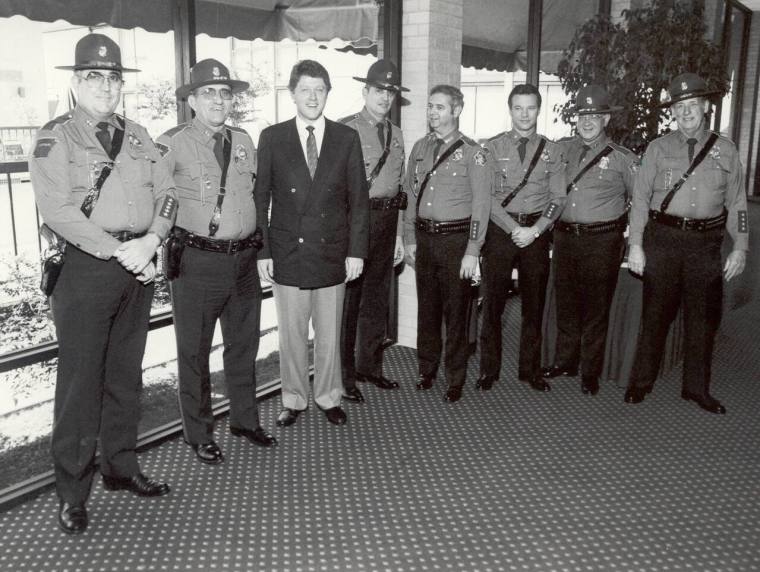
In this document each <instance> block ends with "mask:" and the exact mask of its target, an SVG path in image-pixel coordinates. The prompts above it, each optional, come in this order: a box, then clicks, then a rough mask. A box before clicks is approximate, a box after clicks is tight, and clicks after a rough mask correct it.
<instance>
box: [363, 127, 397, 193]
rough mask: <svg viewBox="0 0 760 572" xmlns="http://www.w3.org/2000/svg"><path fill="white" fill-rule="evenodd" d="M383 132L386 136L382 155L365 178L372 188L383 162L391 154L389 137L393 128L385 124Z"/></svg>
mask: <svg viewBox="0 0 760 572" xmlns="http://www.w3.org/2000/svg"><path fill="white" fill-rule="evenodd" d="M385 130H386V132H387V134H386V136H385V148H384V149H383V154H382V155H380V158H379V159H378V160H377V165H375V168H374V169H372V172H371V173H370V174H369V177H367V183H368V184H369V186H370V187H372V184H373V183H374V182H375V179H377V176H378V175H379V174H380V171H382V170H383V166H384V165H385V161H387V160H388V155H389V154H390V152H391V137H392V136H393V127H392V126H391V124H390V123H388V122H386V124H385Z"/></svg>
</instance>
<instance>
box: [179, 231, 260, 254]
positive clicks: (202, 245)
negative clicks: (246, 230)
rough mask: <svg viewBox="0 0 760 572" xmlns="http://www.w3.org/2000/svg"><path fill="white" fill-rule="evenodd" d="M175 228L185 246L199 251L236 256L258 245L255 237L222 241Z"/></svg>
mask: <svg viewBox="0 0 760 572" xmlns="http://www.w3.org/2000/svg"><path fill="white" fill-rule="evenodd" d="M175 228H176V230H177V231H178V232H177V234H178V236H179V238H180V240H181V241H182V242H184V243H185V246H189V247H190V248H197V249H198V250H206V251H208V252H222V253H224V254H235V253H236V252H240V251H242V250H247V249H249V248H253V247H255V246H256V245H257V243H258V240H257V239H256V238H255V237H253V236H249V237H248V238H243V239H241V240H221V239H218V238H208V237H205V236H198V235H197V234H193V233H192V232H188V231H186V230H184V229H182V228H177V227H175Z"/></svg>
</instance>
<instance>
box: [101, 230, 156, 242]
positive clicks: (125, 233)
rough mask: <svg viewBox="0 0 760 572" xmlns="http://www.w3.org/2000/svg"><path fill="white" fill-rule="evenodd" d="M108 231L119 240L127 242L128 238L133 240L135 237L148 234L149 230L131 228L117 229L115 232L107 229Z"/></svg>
mask: <svg viewBox="0 0 760 572" xmlns="http://www.w3.org/2000/svg"><path fill="white" fill-rule="evenodd" d="M106 232H107V233H108V234H110V235H111V236H113V237H114V238H115V239H116V240H118V241H119V242H127V241H128V240H133V239H135V238H142V237H143V236H145V235H146V234H148V233H147V232H132V231H131V230H117V231H114V232H111V231H110V230H107V231H106Z"/></svg>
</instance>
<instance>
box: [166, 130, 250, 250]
mask: <svg viewBox="0 0 760 572" xmlns="http://www.w3.org/2000/svg"><path fill="white" fill-rule="evenodd" d="M227 130H229V135H230V136H231V137H232V141H231V143H232V146H231V153H230V164H229V167H228V168H227V180H226V182H225V187H226V194H225V197H224V202H223V203H222V214H221V218H220V219H219V229H218V230H217V232H216V234H215V235H214V238H215V239H220V240H237V239H241V238H246V237H248V236H250V235H251V234H253V231H254V230H255V228H256V207H255V205H254V202H253V180H254V178H255V177H256V149H255V148H254V146H253V141H252V140H251V138H250V136H249V135H248V133H246V132H245V131H244V130H242V129H238V128H237V127H229V126H226V125H225V128H224V129H222V131H221V133H222V135H223V137H226V136H227ZM213 136H214V132H213V131H211V130H210V129H209V128H208V127H206V126H205V125H203V123H201V122H200V121H199V120H198V118H197V117H196V118H195V119H193V120H192V121H191V122H189V123H184V124H182V125H179V126H177V127H175V128H174V129H170V130H169V131H167V132H166V133H164V134H163V135H161V136H160V137H159V138H158V146H159V149H160V151H161V153H162V154H163V162H164V164H165V165H166V168H167V169H168V170H169V172H170V173H173V174H174V181H175V183H176V184H177V196H178V197H179V212H178V213H177V226H179V227H181V228H184V229H185V230H188V231H190V232H192V233H195V234H197V235H199V236H208V234H209V229H208V225H209V222H210V221H211V217H212V215H213V213H214V208H215V207H216V202H217V198H218V196H219V185H220V184H221V177H222V168H221V167H220V166H219V162H218V161H217V160H216V156H215V155H214V139H213Z"/></svg>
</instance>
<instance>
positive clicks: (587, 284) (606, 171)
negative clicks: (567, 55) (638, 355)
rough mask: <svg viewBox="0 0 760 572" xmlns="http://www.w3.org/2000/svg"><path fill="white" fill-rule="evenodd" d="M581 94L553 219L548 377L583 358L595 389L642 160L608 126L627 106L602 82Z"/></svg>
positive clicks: (586, 385) (588, 386)
mask: <svg viewBox="0 0 760 572" xmlns="http://www.w3.org/2000/svg"><path fill="white" fill-rule="evenodd" d="M575 100H576V107H575V112H576V113H577V115H578V123H577V126H576V135H575V137H572V138H570V139H568V140H566V141H562V142H560V149H561V153H562V156H563V158H564V160H565V164H566V168H565V179H566V180H567V182H568V185H569V187H568V189H567V202H566V203H565V208H564V209H563V210H562V215H561V216H560V219H559V220H558V221H557V222H556V223H555V224H554V250H553V254H552V260H553V262H552V263H553V264H554V291H555V294H556V300H557V345H556V354H555V361H554V364H555V365H553V366H551V367H547V368H545V369H544V370H543V376H544V377H549V378H551V377H556V376H559V375H566V376H575V375H577V374H578V364H579V363H580V366H581V374H582V377H581V390H582V391H583V393H585V394H590V395H596V393H597V392H598V391H599V376H600V375H601V373H602V365H603V363H604V347H605V342H606V339H607V322H608V319H609V313H610V304H611V303H612V296H613V294H614V293H615V286H616V285H617V278H618V272H619V270H620V263H621V262H622V259H623V250H624V244H623V231H624V230H625V227H626V226H627V224H628V217H627V212H626V211H627V205H628V201H629V199H630V196H631V192H632V191H633V178H634V173H635V172H636V169H638V158H637V157H636V155H635V154H634V153H633V152H631V151H629V150H628V149H626V148H625V147H622V146H620V145H617V144H615V143H613V142H612V141H611V140H610V139H609V138H608V137H607V135H606V134H605V132H604V128H605V126H606V125H607V123H609V121H610V114H611V113H613V112H615V111H619V110H621V109H622V108H621V107H614V106H610V98H609V95H608V94H607V91H606V90H605V89H604V88H603V87H601V86H598V85H588V86H586V87H583V88H581V89H580V90H579V91H578V94H577V96H576V98H575Z"/></svg>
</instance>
